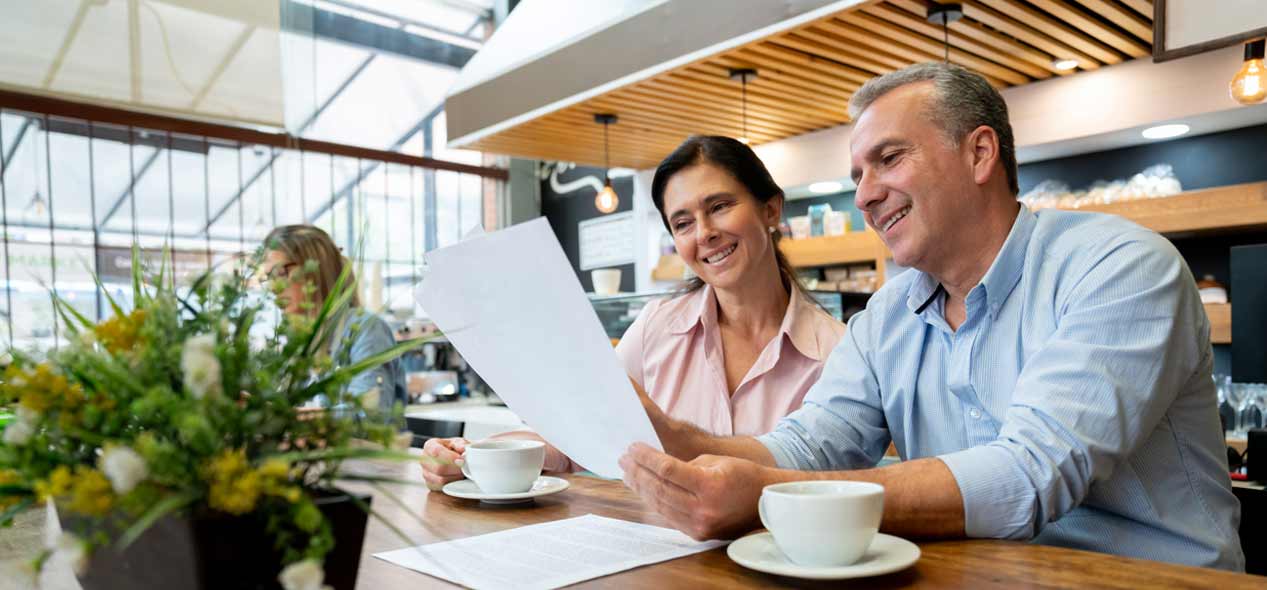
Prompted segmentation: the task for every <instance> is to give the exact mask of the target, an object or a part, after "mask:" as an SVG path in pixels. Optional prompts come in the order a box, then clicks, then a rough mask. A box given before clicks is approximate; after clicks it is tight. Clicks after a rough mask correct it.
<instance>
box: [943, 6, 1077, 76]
mask: <svg viewBox="0 0 1267 590" xmlns="http://www.w3.org/2000/svg"><path fill="white" fill-rule="evenodd" d="M963 14H964V16H965V17H967V18H970V19H972V20H974V21H977V22H979V23H981V24H983V25H986V26H988V27H990V28H992V29H995V30H998V31H1000V32H1002V33H1005V34H1007V35H1011V36H1012V37H1014V38H1016V39H1019V40H1020V41H1023V42H1025V43H1028V44H1030V45H1032V46H1034V47H1037V48H1039V49H1041V50H1043V51H1046V52H1047V53H1049V54H1051V56H1052V58H1053V59H1057V60H1060V59H1073V60H1076V61H1077V62H1078V67H1079V68H1082V69H1084V70H1095V69H1099V67H1100V61H1099V60H1097V59H1096V58H1094V57H1091V56H1090V55H1087V54H1086V53H1083V52H1082V51H1079V50H1077V49H1074V48H1073V47H1071V46H1069V45H1068V44H1065V43H1062V42H1060V41H1057V40H1056V39H1054V38H1053V37H1051V36H1049V35H1047V34H1046V33H1043V32H1041V31H1039V30H1038V29H1035V28H1033V27H1031V26H1029V25H1027V24H1025V23H1022V22H1020V21H1018V20H1016V19H1013V18H1012V17H1010V16H1007V15H1004V14H1002V13H1000V12H998V11H996V10H994V9H993V8H988V7H985V6H981V5H979V4H978V3H975V2H968V3H964V5H963Z"/></svg>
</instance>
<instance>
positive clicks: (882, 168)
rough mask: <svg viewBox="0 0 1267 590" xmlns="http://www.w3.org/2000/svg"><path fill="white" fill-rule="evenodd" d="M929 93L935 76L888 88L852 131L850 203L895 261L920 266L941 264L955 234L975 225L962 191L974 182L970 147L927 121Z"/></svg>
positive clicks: (969, 188) (926, 268)
mask: <svg viewBox="0 0 1267 590" xmlns="http://www.w3.org/2000/svg"><path fill="white" fill-rule="evenodd" d="M933 93H934V89H933V84H932V82H920V83H916V84H908V85H906V86H902V87H899V88H897V89H896V90H893V91H891V92H889V93H888V94H885V95H884V96H882V97H880V98H879V99H877V100H876V101H875V102H873V103H872V104H871V106H870V107H868V108H867V110H866V111H864V112H863V113H862V115H861V116H860V117H858V120H857V121H855V123H854V128H853V133H852V134H851V137H850V149H851V151H852V168H853V171H852V174H853V179H854V181H855V182H856V183H857V184H858V190H857V192H856V193H855V195H854V204H855V205H857V207H858V209H859V210H861V211H862V214H863V217H864V218H865V219H866V221H867V225H870V226H871V227H872V228H874V229H875V230H876V232H877V233H879V234H880V239H881V240H883V241H884V243H885V245H886V246H888V247H889V250H890V251H892V252H893V258H894V260H895V261H896V262H897V263H898V264H900V265H902V266H911V267H915V268H919V269H921V270H932V269H937V268H939V267H940V266H941V263H942V261H943V260H944V259H945V258H946V257H947V256H948V255H951V254H953V252H951V251H950V250H953V248H948V247H946V246H948V245H953V244H955V243H956V242H957V240H955V239H954V237H955V236H956V235H957V234H958V233H960V232H964V231H972V227H971V220H972V211H970V208H971V207H970V206H969V202H968V201H967V200H966V199H964V198H963V196H964V195H966V194H969V193H968V192H967V191H969V190H971V189H972V187H974V186H975V184H974V182H973V176H972V163H971V158H970V157H969V156H970V153H968V152H967V151H966V150H963V149H960V148H956V147H955V146H954V145H952V144H951V142H950V141H949V140H948V139H947V138H946V136H945V133H944V132H943V131H942V130H941V128H940V127H938V126H937V125H936V124H935V123H934V122H932V121H930V120H929V116H928V115H927V105H928V104H929V103H928V102H927V101H929V100H931V99H932V97H933Z"/></svg>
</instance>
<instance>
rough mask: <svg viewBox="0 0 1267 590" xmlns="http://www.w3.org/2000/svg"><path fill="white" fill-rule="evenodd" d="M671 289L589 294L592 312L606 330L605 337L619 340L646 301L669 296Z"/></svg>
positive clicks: (640, 311) (671, 293)
mask: <svg viewBox="0 0 1267 590" xmlns="http://www.w3.org/2000/svg"><path fill="white" fill-rule="evenodd" d="M671 296H673V291H656V292H652V293H620V294H617V295H594V294H590V295H589V299H590V303H591V304H592V305H593V306H594V312H595V313H597V314H598V321H599V322H601V323H602V324H603V329H604V330H606V331H607V337H608V338H611V339H612V342H613V343H615V342H616V341H618V340H620V338H621V336H624V335H625V330H628V329H629V326H630V325H631V324H633V323H634V320H636V319H638V314H640V313H642V308H643V307H644V306H646V305H647V302H649V301H651V300H652V299H657V298H660V297H671Z"/></svg>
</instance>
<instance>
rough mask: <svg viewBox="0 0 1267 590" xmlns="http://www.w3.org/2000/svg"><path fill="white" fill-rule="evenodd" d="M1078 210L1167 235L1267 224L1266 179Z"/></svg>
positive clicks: (1236, 228)
mask: <svg viewBox="0 0 1267 590" xmlns="http://www.w3.org/2000/svg"><path fill="white" fill-rule="evenodd" d="M1076 211H1095V212H1098V213H1112V214H1114V215H1121V216H1122V217H1125V218H1127V219H1129V220H1131V221H1134V222H1135V223H1138V224H1140V225H1142V226H1144V227H1147V228H1148V229H1151V230H1153V231H1156V232H1158V233H1162V234H1166V235H1168V236H1175V235H1184V234H1194V233H1215V232H1226V231H1230V230H1244V229H1253V228H1259V227H1261V228H1267V182H1251V183H1248V184H1234V185H1230V186H1221V187H1217V188H1209V189H1203V190H1196V191H1188V192H1184V193H1180V194H1178V195H1175V196H1173V197H1162V198H1158V199H1141V200H1138V201H1126V202H1123V203H1111V204H1108V205H1089V206H1086V207H1079V208H1078V209H1076Z"/></svg>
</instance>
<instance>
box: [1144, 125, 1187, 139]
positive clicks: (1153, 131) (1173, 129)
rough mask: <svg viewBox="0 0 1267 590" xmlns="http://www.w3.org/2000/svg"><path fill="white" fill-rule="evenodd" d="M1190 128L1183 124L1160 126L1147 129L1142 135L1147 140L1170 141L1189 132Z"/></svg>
mask: <svg viewBox="0 0 1267 590" xmlns="http://www.w3.org/2000/svg"><path fill="white" fill-rule="evenodd" d="M1189 129H1190V127H1188V126H1187V125H1184V124H1183V123H1172V124H1170V125H1158V126H1156V127H1149V128H1148V129H1145V130H1144V131H1143V132H1142V133H1141V135H1143V136H1144V138H1146V139H1170V138H1172V137H1179V136H1180V135H1183V134H1185V133H1187V132H1188V130H1189Z"/></svg>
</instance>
